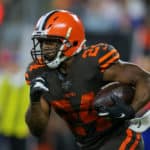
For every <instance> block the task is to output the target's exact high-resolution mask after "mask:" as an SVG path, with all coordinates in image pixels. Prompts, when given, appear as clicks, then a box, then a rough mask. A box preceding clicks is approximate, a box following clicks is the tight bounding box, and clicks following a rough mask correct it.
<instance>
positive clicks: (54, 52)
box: [31, 37, 72, 68]
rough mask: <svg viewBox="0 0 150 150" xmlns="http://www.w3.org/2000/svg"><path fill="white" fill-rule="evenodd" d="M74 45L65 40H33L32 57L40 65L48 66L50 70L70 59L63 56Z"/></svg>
mask: <svg viewBox="0 0 150 150" xmlns="http://www.w3.org/2000/svg"><path fill="white" fill-rule="evenodd" d="M71 47H72V44H71V43H70V42H69V41H67V40H66V39H63V38H56V37H55V38H48V39H45V38H33V48H32V50H31V56H32V58H33V60H34V61H36V62H37V63H39V64H43V63H44V64H46V65H47V66H48V67H49V68H56V67H58V66H59V64H60V63H61V62H63V61H64V60H66V59H67V58H68V57H67V56H65V55H64V54H63V52H65V51H67V50H68V49H69V48H71Z"/></svg>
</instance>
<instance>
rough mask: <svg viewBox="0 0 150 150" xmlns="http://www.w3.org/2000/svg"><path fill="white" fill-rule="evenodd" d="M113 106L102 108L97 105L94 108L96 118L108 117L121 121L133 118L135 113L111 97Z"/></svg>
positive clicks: (120, 101) (115, 97)
mask: <svg viewBox="0 0 150 150" xmlns="http://www.w3.org/2000/svg"><path fill="white" fill-rule="evenodd" d="M111 99H112V101H113V102H114V105H112V106H104V105H99V106H95V109H96V110H97V112H98V116H108V117H110V118H111V119H122V120H127V119H131V118H134V116H135V111H134V110H133V108H132V107H131V106H129V105H126V104H125V103H124V102H123V101H122V100H120V99H119V98H118V97H117V96H115V95H113V96H111Z"/></svg>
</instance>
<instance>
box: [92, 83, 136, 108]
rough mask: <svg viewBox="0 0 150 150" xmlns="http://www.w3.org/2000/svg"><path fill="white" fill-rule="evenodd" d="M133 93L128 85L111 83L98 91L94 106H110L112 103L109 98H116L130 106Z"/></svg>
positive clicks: (132, 89) (133, 89)
mask: <svg viewBox="0 0 150 150" xmlns="http://www.w3.org/2000/svg"><path fill="white" fill-rule="evenodd" d="M134 93H135V88H134V87H133V86H131V85H128V84H122V83H119V82H111V83H109V84H107V85H105V86H103V87H101V89H100V90H99V92H98V93H97V95H96V97H95V101H94V106H99V105H104V106H112V105H114V102H113V101H112V99H111V96H113V95H114V96H116V97H118V98H119V99H121V100H123V101H124V103H125V104H127V105H129V104H131V102H132V100H133V97H134Z"/></svg>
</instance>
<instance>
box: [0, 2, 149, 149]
mask: <svg viewBox="0 0 150 150" xmlns="http://www.w3.org/2000/svg"><path fill="white" fill-rule="evenodd" d="M52 9H67V10H70V11H73V12H74V13H76V14H77V15H78V16H80V18H81V19H82V20H83V23H84V25H85V28H86V38H87V41H88V42H87V44H88V45H89V44H92V43H93V44H95V43H97V42H108V43H109V44H112V45H114V46H115V47H116V48H117V49H118V50H119V52H120V53H121V58H122V59H123V60H127V61H128V60H129V61H132V62H135V63H137V64H139V65H140V66H142V67H143V68H145V69H147V70H149V71H150V17H149V16H150V1H149V0H82V1H81V0H44V1H41V0H32V1H31V0H0V150H18V149H21V150H23V149H24V150H37V149H38V150H39V149H40V150H59V149H62V147H63V150H70V149H71V150H76V149H78V148H77V147H76V146H75V143H74V139H73V137H72V135H71V133H70V131H68V129H67V128H66V126H65V124H64V122H62V120H60V118H58V116H57V115H56V114H53V115H52V117H51V119H52V121H51V122H52V123H50V125H49V131H48V132H47V134H46V135H45V137H43V139H40V140H38V141H37V140H36V139H35V138H34V137H32V136H31V135H30V134H29V132H28V130H27V127H26V125H25V123H24V113H25V110H26V107H27V105H28V91H27V89H26V86H25V83H24V75H23V72H24V71H25V67H26V66H27V64H28V62H30V60H31V57H30V49H31V47H32V41H31V34H32V31H33V28H34V25H35V23H36V21H37V19H38V18H39V16H41V15H43V14H44V13H46V12H47V11H50V10H52ZM12 81H13V82H12ZM16 81H17V82H18V84H16V83H17V82H16ZM6 87H7V88H6ZM12 89H13V90H12ZM4 93H6V94H4ZM14 93H15V94H14ZM20 93H21V94H20ZM23 94H24V95H23ZM23 96H24V97H26V99H27V100H26V101H25V100H24V99H25V98H24V99H23V98H22V97H23ZM18 105H19V106H18ZM4 108H5V109H4ZM10 114H11V115H10ZM18 120H19V121H20V122H19V121H18ZM62 126H64V127H63V128H62ZM11 145H12V147H11ZM19 146H20V148H19Z"/></svg>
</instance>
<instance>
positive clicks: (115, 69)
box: [103, 61, 145, 85]
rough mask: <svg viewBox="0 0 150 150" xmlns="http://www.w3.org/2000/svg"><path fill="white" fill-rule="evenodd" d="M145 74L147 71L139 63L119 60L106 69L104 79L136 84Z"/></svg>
mask: <svg viewBox="0 0 150 150" xmlns="http://www.w3.org/2000/svg"><path fill="white" fill-rule="evenodd" d="M144 76H145V72H144V71H143V70H142V69H141V68H140V67H138V66H137V65H135V64H132V63H127V62H123V61H118V62H116V63H115V64H114V65H112V66H111V67H109V68H107V69H106V70H105V72H104V74H103V79H104V80H108V81H119V82H122V83H127V84H133V85H134V84H135V83H136V82H137V81H139V80H140V79H142V78H144Z"/></svg>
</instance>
